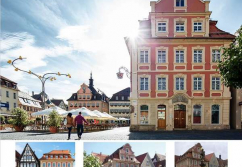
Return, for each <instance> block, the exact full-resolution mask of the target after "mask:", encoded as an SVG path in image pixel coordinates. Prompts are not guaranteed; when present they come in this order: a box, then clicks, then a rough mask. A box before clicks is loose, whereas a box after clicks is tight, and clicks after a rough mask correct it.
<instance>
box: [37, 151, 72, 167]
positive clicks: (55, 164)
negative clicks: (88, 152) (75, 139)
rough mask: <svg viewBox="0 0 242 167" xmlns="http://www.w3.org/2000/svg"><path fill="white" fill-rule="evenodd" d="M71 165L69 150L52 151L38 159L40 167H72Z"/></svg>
mask: <svg viewBox="0 0 242 167" xmlns="http://www.w3.org/2000/svg"><path fill="white" fill-rule="evenodd" d="M73 163H74V159H73V158H72V156H71V153H70V151H69V150H53V151H51V152H49V153H46V154H44V155H43V156H42V157H41V158H40V165H41V166H40V167H73Z"/></svg>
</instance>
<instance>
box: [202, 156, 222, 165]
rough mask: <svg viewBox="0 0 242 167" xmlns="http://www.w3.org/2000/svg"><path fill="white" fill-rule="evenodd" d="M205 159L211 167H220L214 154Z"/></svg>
mask: <svg viewBox="0 0 242 167" xmlns="http://www.w3.org/2000/svg"><path fill="white" fill-rule="evenodd" d="M205 158H206V160H207V161H208V163H209V167H219V163H218V159H217V157H216V156H215V154H214V153H211V154H208V155H206V157H205Z"/></svg>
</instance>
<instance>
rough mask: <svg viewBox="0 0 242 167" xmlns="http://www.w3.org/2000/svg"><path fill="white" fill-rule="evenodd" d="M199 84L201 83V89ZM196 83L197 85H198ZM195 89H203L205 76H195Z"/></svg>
mask: <svg viewBox="0 0 242 167" xmlns="http://www.w3.org/2000/svg"><path fill="white" fill-rule="evenodd" d="M195 83H196V84H195ZM199 84H200V85H201V86H200V89H199ZM195 85H197V87H196V86H195ZM193 90H203V78H202V77H193Z"/></svg>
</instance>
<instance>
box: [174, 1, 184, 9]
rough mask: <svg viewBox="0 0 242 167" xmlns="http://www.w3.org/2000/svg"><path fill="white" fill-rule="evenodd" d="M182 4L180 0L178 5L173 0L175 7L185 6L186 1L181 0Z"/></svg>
mask: <svg viewBox="0 0 242 167" xmlns="http://www.w3.org/2000/svg"><path fill="white" fill-rule="evenodd" d="M183 3H184V5H183V6H182V0H179V5H178V6H177V0H175V7H185V6H186V4H185V3H186V1H185V0H183Z"/></svg>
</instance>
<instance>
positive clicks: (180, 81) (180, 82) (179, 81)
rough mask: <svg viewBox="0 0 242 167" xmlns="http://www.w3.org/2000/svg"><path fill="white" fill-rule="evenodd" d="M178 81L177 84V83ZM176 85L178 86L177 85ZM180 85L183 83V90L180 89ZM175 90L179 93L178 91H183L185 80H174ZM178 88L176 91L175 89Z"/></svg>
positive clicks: (180, 78)
mask: <svg viewBox="0 0 242 167" xmlns="http://www.w3.org/2000/svg"><path fill="white" fill-rule="evenodd" d="M177 81H178V82H177ZM177 83H178V85H177ZM182 83H183V89H181V87H182ZM175 86H176V87H175V90H177V91H179V90H185V79H184V77H176V78H175ZM177 86H178V89H177Z"/></svg>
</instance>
